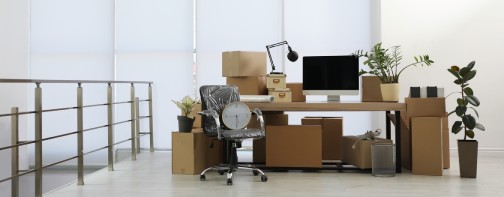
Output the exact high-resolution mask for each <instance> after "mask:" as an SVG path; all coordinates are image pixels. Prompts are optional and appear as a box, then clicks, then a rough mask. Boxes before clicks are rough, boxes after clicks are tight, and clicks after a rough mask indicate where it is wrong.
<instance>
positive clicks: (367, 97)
mask: <svg viewBox="0 0 504 197" xmlns="http://www.w3.org/2000/svg"><path fill="white" fill-rule="evenodd" d="M380 84H382V82H381V80H380V78H378V77H377V76H362V99H361V100H362V101H364V102H382V101H383V97H382V94H381V87H380Z"/></svg>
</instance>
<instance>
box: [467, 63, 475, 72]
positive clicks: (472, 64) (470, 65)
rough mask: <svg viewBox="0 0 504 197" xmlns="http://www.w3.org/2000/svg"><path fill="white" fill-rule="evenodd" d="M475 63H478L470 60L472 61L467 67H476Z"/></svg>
mask: <svg viewBox="0 0 504 197" xmlns="http://www.w3.org/2000/svg"><path fill="white" fill-rule="evenodd" d="M474 64H476V61H472V62H470V63H469V64H468V65H467V68H469V70H471V69H473V68H474Z"/></svg>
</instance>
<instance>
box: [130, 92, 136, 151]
mask: <svg viewBox="0 0 504 197" xmlns="http://www.w3.org/2000/svg"><path fill="white" fill-rule="evenodd" d="M130 101H131V160H136V150H135V144H136V143H135V141H136V140H135V139H136V138H135V85H134V84H133V83H131V89H130Z"/></svg>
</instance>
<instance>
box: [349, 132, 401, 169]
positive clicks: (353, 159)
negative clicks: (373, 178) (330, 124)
mask: <svg viewBox="0 0 504 197" xmlns="http://www.w3.org/2000/svg"><path fill="white" fill-rule="evenodd" d="M375 143H380V144H392V140H388V139H383V138H376V139H375V140H360V141H359V138H357V136H343V137H342V138H341V150H342V155H341V156H342V157H341V161H342V162H343V163H346V164H350V165H354V166H356V167H358V168H360V169H369V168H372V167H373V166H372V163H371V145H372V144H375ZM354 144H355V149H354V148H352V146H353V145H354Z"/></svg>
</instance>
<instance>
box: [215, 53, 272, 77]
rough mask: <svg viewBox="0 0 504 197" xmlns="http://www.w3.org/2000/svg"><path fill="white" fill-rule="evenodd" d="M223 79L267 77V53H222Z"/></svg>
mask: <svg viewBox="0 0 504 197" xmlns="http://www.w3.org/2000/svg"><path fill="white" fill-rule="evenodd" d="M222 76H223V77H263V76H266V53H265V52H251V51H227V52H223V53H222Z"/></svg>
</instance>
